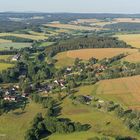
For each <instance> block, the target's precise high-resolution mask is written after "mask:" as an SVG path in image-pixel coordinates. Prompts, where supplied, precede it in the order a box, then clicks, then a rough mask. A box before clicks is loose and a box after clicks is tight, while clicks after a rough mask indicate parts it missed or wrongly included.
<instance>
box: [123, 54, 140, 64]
mask: <svg viewBox="0 0 140 140" xmlns="http://www.w3.org/2000/svg"><path fill="white" fill-rule="evenodd" d="M123 60H125V61H128V62H132V63H138V62H140V52H137V53H133V54H131V55H128V56H127V57H125V58H124V59H123Z"/></svg>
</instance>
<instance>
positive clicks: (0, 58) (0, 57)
mask: <svg viewBox="0 0 140 140" xmlns="http://www.w3.org/2000/svg"><path fill="white" fill-rule="evenodd" d="M11 57H12V55H0V60H10V58H11Z"/></svg>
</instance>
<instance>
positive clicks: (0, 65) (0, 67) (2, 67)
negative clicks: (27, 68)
mask: <svg viewBox="0 0 140 140" xmlns="http://www.w3.org/2000/svg"><path fill="white" fill-rule="evenodd" d="M13 66H14V65H13V64H8V63H0V71H2V70H6V69H8V68H11V67H13Z"/></svg>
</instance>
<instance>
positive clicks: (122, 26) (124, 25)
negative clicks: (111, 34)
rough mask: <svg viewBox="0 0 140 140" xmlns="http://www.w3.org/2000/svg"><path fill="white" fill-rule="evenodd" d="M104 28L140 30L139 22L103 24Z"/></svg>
mask: <svg viewBox="0 0 140 140" xmlns="http://www.w3.org/2000/svg"><path fill="white" fill-rule="evenodd" d="M104 28H110V29H112V30H115V31H137V30H140V23H127V22H125V23H115V24H108V25H105V26H104Z"/></svg>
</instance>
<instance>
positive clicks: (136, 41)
mask: <svg viewBox="0 0 140 140" xmlns="http://www.w3.org/2000/svg"><path fill="white" fill-rule="evenodd" d="M116 37H118V38H119V39H120V40H123V41H125V42H126V43H127V44H129V45H131V46H133V47H135V48H140V34H126V35H116Z"/></svg>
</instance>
